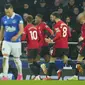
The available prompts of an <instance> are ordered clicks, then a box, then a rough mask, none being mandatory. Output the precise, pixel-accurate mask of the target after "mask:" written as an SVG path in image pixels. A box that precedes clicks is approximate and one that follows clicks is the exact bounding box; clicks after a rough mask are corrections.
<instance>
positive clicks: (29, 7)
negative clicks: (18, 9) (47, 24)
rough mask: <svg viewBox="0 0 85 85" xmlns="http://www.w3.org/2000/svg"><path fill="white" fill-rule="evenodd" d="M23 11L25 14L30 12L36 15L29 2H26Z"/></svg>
mask: <svg viewBox="0 0 85 85" xmlns="http://www.w3.org/2000/svg"><path fill="white" fill-rule="evenodd" d="M22 13H23V14H24V13H28V14H30V15H33V16H35V12H34V10H33V9H32V8H31V6H30V5H29V4H26V3H25V4H24V5H23V9H22Z"/></svg>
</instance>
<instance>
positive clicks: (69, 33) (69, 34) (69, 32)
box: [67, 27, 72, 38]
mask: <svg viewBox="0 0 85 85" xmlns="http://www.w3.org/2000/svg"><path fill="white" fill-rule="evenodd" d="M67 33H68V37H69V38H70V37H71V36H72V35H71V31H70V28H69V27H68V32H67Z"/></svg>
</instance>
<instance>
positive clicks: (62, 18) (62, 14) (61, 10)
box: [57, 7, 65, 21]
mask: <svg viewBox="0 0 85 85" xmlns="http://www.w3.org/2000/svg"><path fill="white" fill-rule="evenodd" d="M57 12H58V14H59V15H60V18H61V20H63V21H64V19H65V15H64V12H63V8H62V7H59V8H58V11H57Z"/></svg>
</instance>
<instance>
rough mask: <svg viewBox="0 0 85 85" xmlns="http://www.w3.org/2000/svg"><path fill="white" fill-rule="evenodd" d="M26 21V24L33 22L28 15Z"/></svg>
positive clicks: (31, 17)
mask: <svg viewBox="0 0 85 85" xmlns="http://www.w3.org/2000/svg"><path fill="white" fill-rule="evenodd" d="M26 20H27V22H28V23H32V22H33V16H32V15H28V16H27V19H26Z"/></svg>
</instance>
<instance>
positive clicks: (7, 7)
mask: <svg viewBox="0 0 85 85" xmlns="http://www.w3.org/2000/svg"><path fill="white" fill-rule="evenodd" d="M4 8H5V9H9V8H12V9H13V6H12V4H6V5H5V6H4Z"/></svg>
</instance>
